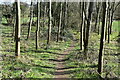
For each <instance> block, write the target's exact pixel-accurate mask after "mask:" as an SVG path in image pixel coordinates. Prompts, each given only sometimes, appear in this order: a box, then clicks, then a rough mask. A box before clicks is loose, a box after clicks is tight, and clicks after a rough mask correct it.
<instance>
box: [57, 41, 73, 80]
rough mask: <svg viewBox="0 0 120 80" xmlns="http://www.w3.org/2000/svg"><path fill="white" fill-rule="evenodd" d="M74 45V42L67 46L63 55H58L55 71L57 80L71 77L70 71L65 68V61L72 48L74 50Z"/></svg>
mask: <svg viewBox="0 0 120 80" xmlns="http://www.w3.org/2000/svg"><path fill="white" fill-rule="evenodd" d="M73 48H74V46H73V43H72V44H71V46H70V47H69V48H67V49H66V50H65V51H63V53H61V55H59V56H58V57H57V62H55V63H56V72H55V80H66V78H70V76H69V75H70V72H69V71H68V70H67V69H66V68H65V61H66V60H68V59H66V55H68V54H69V53H70V51H71V50H73Z"/></svg>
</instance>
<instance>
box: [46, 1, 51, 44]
mask: <svg viewBox="0 0 120 80" xmlns="http://www.w3.org/2000/svg"><path fill="white" fill-rule="evenodd" d="M51 17H52V16H51V0H50V2H49V23H48V39H47V44H48V45H49V44H50V40H51V25H52V22H51Z"/></svg>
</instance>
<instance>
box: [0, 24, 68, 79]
mask: <svg viewBox="0 0 120 80" xmlns="http://www.w3.org/2000/svg"><path fill="white" fill-rule="evenodd" d="M0 26H1V29H2V43H1V45H2V55H3V57H2V58H3V61H2V63H1V64H2V65H3V67H2V77H3V78H20V77H21V78H54V71H55V63H54V62H52V61H50V60H49V59H55V58H56V57H57V55H58V54H59V53H60V52H61V51H63V50H65V49H66V48H67V47H69V44H70V42H59V43H56V42H55V41H51V44H52V45H50V48H48V49H47V50H46V49H45V48H46V40H40V41H39V43H40V44H39V45H40V47H39V49H38V50H35V41H34V37H30V39H29V40H28V41H26V32H27V30H25V29H24V31H22V33H21V57H19V58H15V56H14V51H15V48H14V47H15V42H14V37H11V35H12V34H11V31H12V27H10V26H3V25H0ZM23 28H26V27H23ZM34 28H35V27H34ZM34 28H33V29H32V32H33V33H31V36H34V34H35V33H34V31H35V29H34Z"/></svg>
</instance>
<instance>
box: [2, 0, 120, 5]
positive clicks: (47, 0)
mask: <svg viewBox="0 0 120 80" xmlns="http://www.w3.org/2000/svg"><path fill="white" fill-rule="evenodd" d="M14 1H15V0H0V4H1V3H3V2H10V3H12V2H14ZM20 1H21V2H26V3H28V4H30V2H31V0H20ZM32 1H33V2H34V1H37V0H32ZM39 1H40V2H41V1H45V2H49V1H50V0H39ZM51 1H52V2H56V1H57V2H65V1H67V2H82V1H85V2H89V1H90V2H96V1H100V2H101V1H105V0H51ZM107 1H108V2H114V1H115V2H119V1H120V0H107Z"/></svg>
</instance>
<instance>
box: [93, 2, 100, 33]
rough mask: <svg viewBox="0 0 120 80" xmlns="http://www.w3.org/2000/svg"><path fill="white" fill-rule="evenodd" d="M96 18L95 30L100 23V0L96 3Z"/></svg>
mask: <svg viewBox="0 0 120 80" xmlns="http://www.w3.org/2000/svg"><path fill="white" fill-rule="evenodd" d="M96 14H97V15H96V19H95V29H94V32H96V28H97V24H98V18H99V15H100V2H97V3H96Z"/></svg>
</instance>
